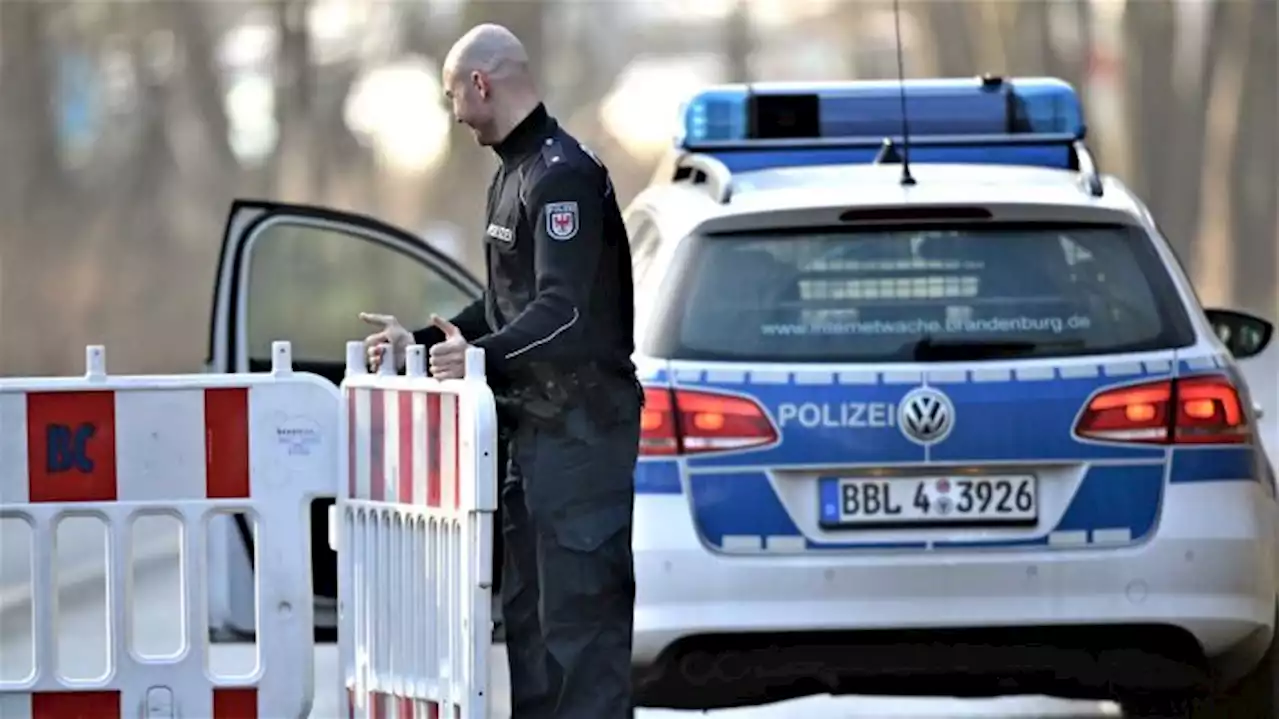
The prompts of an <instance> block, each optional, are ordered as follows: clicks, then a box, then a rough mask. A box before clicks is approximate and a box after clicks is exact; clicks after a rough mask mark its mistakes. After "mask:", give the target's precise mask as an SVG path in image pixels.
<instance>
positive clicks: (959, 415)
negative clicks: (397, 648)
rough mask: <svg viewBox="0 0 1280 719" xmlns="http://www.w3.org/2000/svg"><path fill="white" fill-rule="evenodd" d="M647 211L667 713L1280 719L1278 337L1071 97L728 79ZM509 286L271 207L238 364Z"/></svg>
mask: <svg viewBox="0 0 1280 719" xmlns="http://www.w3.org/2000/svg"><path fill="white" fill-rule="evenodd" d="M904 107H905V114H906V117H905V118H904V117H903V115H904V112H903V108H904ZM904 127H905V128H906V130H907V131H906V133H904V132H903V128H904ZM904 134H905V135H906V136H907V142H904V141H903V139H904V138H903V136H904ZM886 138H888V139H886ZM904 159H908V160H909V161H910V162H909V165H906V166H904V165H905V163H904V162H903V160H904ZM904 176H907V177H909V178H910V179H909V180H907V181H904ZM625 214H626V218H625V219H626V222H627V227H628V231H629V236H630V239H631V243H632V254H633V258H634V262H635V277H636V283H637V291H636V296H637V356H636V361H637V366H638V368H639V371H640V375H641V379H642V381H643V382H644V384H645V387H646V395H647V406H646V408H645V410H644V414H643V418H642V423H643V437H642V445H641V459H640V461H639V464H638V467H637V471H636V494H637V499H636V526H635V532H634V548H635V556H636V574H637V585H638V595H637V605H636V620H635V665H636V680H637V681H636V691H637V698H638V700H639V701H640V702H641V703H643V704H646V705H656V706H672V707H689V708H710V707H715V706H729V705H742V704H752V703H759V702H765V701H773V700H778V699H783V698H787V697H790V696H795V695H801V694H809V693H815V692H830V693H837V694H839V693H850V692H854V693H875V694H912V695H931V694H939V695H961V696H991V695H999V694H1013V693H1048V694H1055V695H1059V696H1077V697H1090V698H1092V697H1101V698H1113V699H1117V700H1120V701H1121V702H1122V703H1123V704H1124V706H1125V708H1126V710H1127V711H1128V712H1129V713H1130V714H1132V715H1143V714H1146V715H1155V716H1169V715H1172V714H1171V713H1172V712H1175V711H1181V710H1182V706H1181V705H1182V704H1183V703H1184V700H1185V699H1186V698H1187V697H1189V696H1192V695H1199V694H1210V695H1213V696H1225V695H1227V694H1232V695H1233V697H1234V698H1233V700H1232V701H1236V702H1245V703H1246V704H1247V705H1248V707H1249V709H1248V711H1249V712H1253V711H1255V710H1260V711H1270V712H1271V714H1267V715H1268V716H1269V715H1272V714H1274V711H1275V710H1274V708H1273V707H1274V701H1275V693H1274V683H1273V680H1274V677H1275V671H1276V670H1275V621H1276V619H1275V617H1276V593H1277V547H1276V532H1277V509H1276V492H1275V478H1274V470H1273V467H1272V464H1271V463H1269V462H1268V460H1267V459H1266V456H1265V454H1264V453H1263V451H1262V446H1261V444H1260V442H1259V436H1258V429H1257V423H1256V420H1257V413H1256V411H1255V408H1254V405H1253V398H1251V396H1250V392H1249V387H1248V386H1247V384H1246V383H1245V381H1244V380H1243V379H1242V376H1241V373H1240V370H1239V367H1238V365H1237V362H1238V361H1248V359H1249V358H1256V357H1259V356H1263V355H1264V353H1265V352H1267V351H1274V345H1273V343H1272V341H1271V334H1272V328H1271V325H1270V324H1269V323H1267V322H1266V321H1265V320H1262V319H1261V318H1257V317H1253V316H1251V315H1246V314H1242V313H1233V312H1226V311H1214V310H1208V311H1206V310H1204V309H1202V308H1201V307H1200V305H1199V304H1198V302H1197V300H1196V297H1195V295H1194V292H1193V290H1192V288H1191V286H1190V283H1189V282H1188V280H1187V279H1186V277H1185V275H1184V273H1183V272H1182V270H1181V269H1180V267H1179V266H1178V263H1177V260H1176V258H1175V257H1174V255H1173V253H1172V251H1171V250H1170V249H1169V247H1168V245H1167V244H1166V242H1165V241H1164V240H1163V239H1162V237H1161V234H1160V231H1159V229H1158V228H1157V227H1156V224H1155V221H1154V219H1153V218H1152V217H1151V215H1150V213H1149V212H1148V211H1147V210H1146V208H1145V207H1144V206H1143V204H1142V203H1141V202H1140V201H1139V200H1138V199H1137V198H1136V197H1134V196H1133V194H1132V193H1131V192H1130V191H1128V190H1127V189H1126V188H1125V187H1124V185H1123V184H1121V183H1120V182H1119V181H1118V180H1116V179H1114V178H1111V177H1106V176H1102V175H1100V174H1099V173H1098V172H1097V171H1096V169H1095V168H1094V165H1093V161H1092V158H1091V156H1090V154H1089V152H1088V150H1087V148H1086V147H1085V145H1084V124H1083V119H1082V112H1081V109H1080V103H1079V100H1078V98H1077V97H1076V95H1075V93H1074V91H1073V90H1072V89H1071V87H1070V86H1069V85H1066V84H1065V83H1062V82H1060V81H1057V80H1052V79H1016V80H1005V79H1001V78H990V77H987V78H979V79H973V80H932V81H913V82H907V83H905V84H902V85H899V84H898V83H896V82H895V83H875V82H872V83H866V82H858V83H836V84H827V85H812V84H806V85H753V86H750V87H745V86H726V87H717V88H711V89H707V90H706V91H704V92H702V93H700V94H699V95H697V96H696V97H695V98H694V99H693V100H692V101H691V102H690V103H689V105H688V107H687V110H686V111H685V113H684V116H683V123H682V132H681V135H680V137H679V138H678V140H677V142H676V144H675V147H673V149H672V151H671V153H670V155H669V156H668V157H667V158H665V159H664V161H663V162H662V163H661V166H660V167H659V169H658V173H657V175H656V177H655V178H654V182H653V183H652V185H651V186H650V187H649V188H647V189H646V190H645V191H644V192H642V193H641V194H640V195H639V196H638V197H637V198H636V200H635V201H634V202H633V203H632V204H631V205H630V206H629V207H628V209H627V210H626V213H625ZM479 293H480V284H479V283H478V282H477V281H476V280H475V278H473V277H470V276H469V275H467V273H466V272H464V271H463V270H462V269H461V268H460V267H458V266H457V265H456V264H455V263H453V262H451V261H449V260H447V259H446V258H444V257H442V256H441V255H439V254H438V253H437V252H435V251H433V250H432V249H430V248H429V247H427V246H426V245H425V244H424V243H422V242H421V241H420V240H419V239H417V238H416V237H414V236H412V235H410V234H408V233H405V232H402V231H400V230H397V229H395V228H393V227H391V226H389V225H386V224H385V223H381V222H378V221H376V220H373V219H370V218H367V217H361V216H356V215H351V214H346V213H338V212H335V211H332V210H328V209H321V208H309V207H299V206H293V205H280V204H271V203H257V202H241V203H237V205H236V206H235V208H234V209H233V212H232V215H231V220H230V222H229V225H228V229H227V234H226V242H225V247H224V254H223V259H222V263H221V267H220V269H219V272H218V289H217V293H216V297H215V310H214V322H213V328H214V329H213V332H212V336H211V338H210V340H211V342H210V344H211V353H210V365H211V368H212V369H214V370H216V371H233V370H245V369H259V368H263V367H265V366H267V362H268V359H267V358H268V355H267V350H268V349H269V348H270V342H271V341H272V340H274V339H280V338H282V337H283V338H285V339H290V340H291V341H293V342H294V348H295V350H294V352H295V358H296V362H295V364H296V365H297V366H299V367H300V368H302V369H308V370H311V371H314V372H318V373H319V374H322V375H325V376H327V377H330V378H331V379H333V380H334V381H335V382H337V381H339V380H340V378H341V373H342V368H343V365H344V359H345V358H344V357H343V356H342V355H343V342H344V341H345V340H347V339H350V338H352V337H360V336H363V334H364V333H365V328H364V327H362V326H360V325H359V324H358V323H357V322H356V320H355V319H354V318H355V314H356V312H358V311H360V310H363V309H367V308H370V307H377V308H380V310H381V311H386V312H389V313H393V314H395V315H397V316H398V317H399V318H400V319H401V320H402V321H403V323H404V324H405V325H406V326H422V325H425V324H426V321H427V318H428V316H429V313H431V312H438V313H440V314H445V315H447V314H448V313H450V312H454V311H457V310H458V309H461V308H462V307H463V306H465V305H466V304H467V303H468V302H470V301H471V299H472V298H474V297H476V296H478V294H479ZM299 318H306V320H305V322H299ZM1233 351H1234V352H1235V353H1236V354H1237V356H1235V357H1233V354H1232V352H1233ZM1271 370H1272V374H1274V362H1272V365H1271ZM1263 374H1264V375H1265V366H1264V370H1263ZM324 512H325V509H324V507H322V506H318V507H317V509H316V511H315V513H313V518H314V519H315V524H316V527H317V530H316V533H317V534H316V537H315V539H314V546H315V547H316V549H315V554H314V556H315V571H316V576H317V580H318V586H319V590H318V591H319V592H320V593H321V594H323V595H326V596H328V597H332V596H333V593H332V586H333V585H332V582H331V579H330V578H331V577H332V561H333V559H332V555H331V554H329V553H328V549H327V547H326V545H325V539H324V536H323V527H324V522H323V517H324ZM227 531H228V536H229V539H228V541H227V542H226V543H225V544H224V545H223V546H224V551H223V552H222V553H221V555H220V556H221V558H220V559H218V560H216V561H221V562H224V563H225V565H226V571H227V573H228V576H229V577H230V581H229V584H228V586H229V587H230V588H229V590H228V591H227V592H226V593H225V596H223V597H222V598H221V599H216V600H215V602H214V604H213V605H212V612H213V615H214V618H215V621H218V622H220V623H221V625H222V626H224V627H227V628H229V629H232V630H235V631H246V630H250V629H251V628H252V626H251V624H252V620H251V617H252V602H251V597H252V590H251V589H248V588H249V587H251V586H252V583H251V581H250V579H251V577H252V574H251V566H250V563H249V560H248V557H249V556H250V554H249V553H247V552H246V551H245V546H247V544H249V543H251V542H249V541H248V540H251V533H250V532H249V531H248V530H247V529H246V528H245V523H244V522H241V523H240V524H239V529H234V528H232V529H228V530H227ZM1268 692H1269V694H1270V698H1269V699H1268V698H1267V697H1268ZM1268 701H1269V702H1271V704H1266V703H1265V702H1268ZM1260 702H1262V703H1260ZM1266 707H1272V708H1270V709H1267V708H1266ZM1242 715H1252V714H1242Z"/></svg>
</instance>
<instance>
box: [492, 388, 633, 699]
mask: <svg viewBox="0 0 1280 719" xmlns="http://www.w3.org/2000/svg"><path fill="white" fill-rule="evenodd" d="M630 395H634V391H633V390H631V389H630V388H627V389H626V391H625V392H620V393H619V395H618V400H619V401H620V402H631V403H633V404H634V409H631V408H628V410H627V411H626V412H623V413H621V414H622V415H623V419H621V420H619V421H618V422H617V423H614V424H611V425H610V426H607V427H606V426H600V425H599V424H598V423H597V422H595V421H593V420H592V418H591V417H590V416H589V415H588V413H587V412H586V411H585V410H583V409H581V408H576V409H573V410H571V411H570V412H569V413H568V414H567V416H566V418H565V422H564V426H563V427H562V428H557V429H555V430H546V429H540V428H535V427H531V426H525V427H521V428H520V429H519V430H517V431H516V433H515V436H514V438H513V439H512V440H511V446H510V447H509V457H508V468H507V476H506V479H505V481H504V483H503V487H502V495H501V496H502V529H503V534H504V556H503V577H502V609H503V612H502V613H503V619H504V622H505V624H506V636H507V662H508V668H509V670H510V673H511V699H512V719H544V718H546V719H550V718H552V717H554V718H555V719H626V718H629V717H631V716H632V709H631V641H632V615H633V613H634V609H635V572H634V566H633V560H632V554H631V519H632V510H633V507H634V504H635V493H634V472H635V463H636V454H637V449H638V444H639V398H638V397H632V396H630Z"/></svg>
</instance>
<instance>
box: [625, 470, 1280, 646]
mask: <svg viewBox="0 0 1280 719" xmlns="http://www.w3.org/2000/svg"><path fill="white" fill-rule="evenodd" d="M635 548H636V575H637V588H638V595H637V601H636V627H635V660H636V662H637V664H638V665H642V666H643V665H647V664H650V663H653V662H655V661H656V660H657V659H658V658H659V656H660V655H661V653H662V652H663V650H664V649H667V648H668V647H670V646H672V645H673V644H674V643H675V642H677V641H678V640H681V639H685V638H689V637H698V636H703V635H713V634H741V633H748V634H756V633H760V634H773V633H778V632H810V631H828V632H857V631H868V630H901V629H981V628H999V627H1029V626H1036V627H1070V626H1087V625H1126V626H1137V625H1160V626H1171V627H1176V628H1179V629H1181V630H1185V632H1187V633H1189V634H1190V636H1192V637H1194V639H1195V640H1196V642H1197V643H1198V644H1199V647H1200V650H1201V651H1202V652H1203V654H1204V655H1206V656H1208V657H1210V658H1215V657H1218V656H1219V655H1225V654H1228V653H1229V652H1231V650H1233V649H1235V648H1237V647H1238V646H1240V645H1242V644H1243V643H1245V642H1246V641H1247V640H1250V639H1251V637H1252V638H1255V639H1256V637H1257V636H1259V635H1262V636H1268V635H1269V634H1270V633H1271V631H1273V627H1274V616H1275V606H1276V587H1277V555H1276V505H1275V500H1274V499H1273V498H1272V496H1271V495H1270V492H1269V490H1268V489H1267V488H1266V487H1264V486H1263V485H1261V484H1259V483H1256V482H1213V483H1204V484H1186V485H1179V486H1173V487H1169V488H1168V490H1167V492H1166V493H1165V501H1164V506H1163V507H1162V510H1161V519H1160V526H1159V528H1158V531H1156V532H1155V534H1154V536H1153V538H1152V539H1150V540H1149V541H1147V542H1146V543H1144V544H1142V545H1139V546H1134V547H1126V548H1115V549H1098V548H1090V547H1079V548H1077V547H1070V548H1067V547H1053V548H1046V547H1035V548H993V549H982V550H978V549H965V550H946V551H943V550H933V551H903V552H898V553H894V552H888V551H878V552H874V553H858V554H854V553H836V552H830V551H828V552H810V553H807V554H800V555H790V556H767V555H765V556H728V555H723V554H713V553H711V552H710V551H708V550H707V549H706V548H705V547H704V546H703V545H702V543H701V541H700V540H699V539H698V537H697V535H696V533H695V530H694V527H693V523H692V521H691V519H690V513H689V507H688V503H687V500H685V499H684V498H683V497H681V496H677V495H666V496H642V497H641V498H639V499H638V501H637V506H636V539H635Z"/></svg>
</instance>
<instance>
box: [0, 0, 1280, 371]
mask: <svg viewBox="0 0 1280 719" xmlns="http://www.w3.org/2000/svg"><path fill="white" fill-rule="evenodd" d="M889 7H890V6H889V4H888V3H886V2H881V1H879V0H758V1H756V0H752V1H741V2H739V1H735V0H692V1H691V0H508V1H505V2H504V1H499V0H396V1H395V2H387V1H384V0H274V1H273V0H173V1H161V0H154V1H146V0H134V1H131V2H98V1H89V0H84V1H79V2H77V1H71V0H67V1H58V0H32V1H24V0H3V1H0V158H2V160H0V374H53V373H79V372H80V371H82V368H83V365H82V364H81V362H82V348H83V346H84V345H85V344H88V343H105V344H106V345H107V346H108V354H109V357H110V367H111V369H112V370H113V371H130V372H133V371H172V372H185V371H194V370H196V369H198V368H199V366H200V364H201V362H202V361H203V358H204V354H205V352H206V344H207V331H208V330H207V325H208V319H209V305H210V296H211V288H212V283H213V277H214V270H215V266H216V262H217V251H218V248H219V239H220V237H221V230H222V224H223V222H224V220H225V218H226V213H227V208H228V203H229V202H230V201H231V200H232V198H234V197H237V196H255V197H265V198H271V199H278V200H286V201H300V202H307V203H314V204H324V205H331V206H334V207H338V208H342V209H348V210H356V211H360V212H363V213H367V214H370V215H374V216H377V217H379V218H382V219H384V220H387V221H389V222H391V223H393V224H396V225H399V226H401V227H404V228H406V229H409V230H412V231H415V232H419V233H422V234H424V236H426V237H428V239H429V240H430V241H431V242H433V243H434V244H436V245H437V246H439V247H440V248H442V249H443V250H445V251H446V252H449V253H451V254H453V255H454V256H456V257H457V258H458V259H460V260H461V261H463V262H464V263H465V264H467V265H468V266H470V267H472V268H476V269H479V268H480V267H481V266H482V260H481V256H480V254H479V250H480V246H481V245H480V233H481V230H482V223H481V219H482V218H481V213H482V206H483V191H484V187H485V185H486V183H487V181H488V179H489V176H490V173H491V171H492V169H493V166H494V161H493V159H492V156H491V154H490V153H488V151H486V150H483V149H480V148H477V147H475V145H474V142H473V140H472V138H471V137H470V135H469V134H467V133H465V132H462V131H461V130H460V129H459V128H457V127H456V126H454V125H452V123H451V121H450V120H449V118H448V117H447V116H446V115H444V114H443V108H442V105H441V101H440V91H439V87H438V66H437V64H436V63H437V61H438V59H439V58H441V57H442V56H443V54H444V52H445V51H446V50H447V49H448V47H449V45H450V44H451V43H452V41H453V40H454V39H455V38H456V37H457V36H458V34H460V33H461V32H462V31H463V30H465V29H466V28H467V27H469V26H471V25H473V24H475V23H478V22H482V21H496V22H501V23H503V24H505V25H507V26H508V27H510V28H511V29H512V30H514V31H515V32H516V33H517V34H518V35H519V36H520V37H521V38H522V39H523V40H524V41H525V43H526V44H527V45H528V47H529V50H530V54H531V56H532V57H533V58H534V59H535V64H536V66H537V68H536V69H537V71H538V73H539V75H540V77H541V79H542V82H543V85H544V89H545V91H546V94H547V99H548V104H549V106H550V108H551V110H552V112H553V113H554V114H556V115H557V116H559V117H560V118H561V120H562V121H563V122H564V123H565V124H567V125H568V127H569V128H570V129H571V130H572V131H573V132H575V133H577V134H578V135H579V136H580V137H581V138H582V139H583V140H584V141H585V142H587V143H588V144H590V145H591V146H592V148H593V149H594V150H595V151H596V152H597V154H599V155H601V156H602V158H603V159H604V160H605V162H606V163H607V164H608V165H609V166H610V168H611V170H612V172H613V174H614V178H615V182H616V185H617V187H618V189H619V192H620V194H621V195H622V199H623V200H624V201H626V200H629V199H630V197H632V196H633V195H634V194H635V192H636V191H637V190H638V189H639V188H641V187H642V186H643V185H644V183H645V182H646V181H647V180H648V179H649V176H650V173H651V171H652V169H653V165H654V161H655V159H656V157H657V154H658V153H659V152H660V151H661V150H662V148H663V147H664V145H665V144H666V143H668V142H669V141H670V138H671V135H672V132H673V131H674V127H675V125H674V123H675V119H676V111H677V109H678V106H679V103H680V101H681V100H682V99H683V98H684V97H687V95H688V94H689V93H691V92H692V91H693V90H694V89H695V88H696V87H698V86H699V85H702V84H705V83H712V82H722V81H741V80H749V79H772V80H787V79H810V80H813V79H840V78H877V77H892V76H894V75H895V73H896V71H895V64H894V44H893V20H892V15H891V13H890V12H889ZM902 8H903V11H904V40H905V46H906V49H907V52H906V61H907V72H908V75H909V76H917V77H918V76H933V75H944V76H968V75H975V74H978V73H982V72H993V73H1002V74H1006V75H1039V74H1048V75H1056V76H1059V77H1062V78H1064V79H1066V80H1068V81H1070V82H1072V83H1073V84H1074V85H1075V86H1076V87H1077V88H1079V90H1080V91H1081V92H1082V94H1083V95H1084V100H1085V106H1086V109H1087V111H1088V112H1089V115H1090V132H1091V138H1092V139H1091V143H1092V145H1093V146H1094V149H1095V154H1096V155H1097V156H1098V158H1099V161H1100V164H1101V165H1102V169H1103V170H1104V171H1107V172H1110V173H1114V174H1117V175H1119V176H1120V177H1122V178H1123V179H1124V180H1126V181H1127V182H1128V183H1129V184H1130V185H1131V186H1132V187H1133V188H1135V189H1136V190H1137V191H1138V192H1139V193H1140V195H1141V196H1142V197H1144V198H1145V199H1146V200H1147V202H1148V204H1149V205H1150V207H1151V209H1152V211H1153V213H1154V214H1155V216H1156V217H1157V219H1158V220H1159V222H1160V224H1161V226H1162V228H1163V230H1164V232H1165V233H1166V234H1167V235H1168V236H1169V237H1170V239H1171V240H1172V241H1173V243H1174V244H1175V246H1176V248H1177V250H1178V252H1179V253H1180V255H1181V257H1182V259H1183V262H1184V263H1185V264H1186V266H1187V267H1188V270H1189V272H1190V273H1191V275H1192V277H1193V278H1194V280H1195V282H1196V285H1197V288H1198V290H1199V292H1200V294H1201V298H1202V301H1204V302H1205V303H1206V304H1215V305H1231V306H1239V307H1244V308H1248V309H1251V310H1253V311H1256V312H1259V313H1260V314H1263V315H1265V316H1267V317H1269V318H1271V319H1272V320H1275V319H1277V316H1276V315H1277V236H1278V232H1280V228H1278V227H1277V191H1278V190H1277V154H1278V152H1280V150H1278V148H1277V94H1276V93H1277V85H1278V79H1277V56H1276V52H1277V25H1278V21H1277V1H1276V0H1127V1H1126V0H1044V1H1041V0H1021V1H1018V0H937V1H936V2H927V1H924V0H903V4H902ZM352 271H358V268H353V270H352ZM370 281H371V282H376V281H377V279H376V278H370ZM317 289H318V290H319V291H323V288H317ZM298 319H299V321H301V320H302V319H304V318H298Z"/></svg>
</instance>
